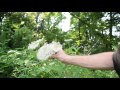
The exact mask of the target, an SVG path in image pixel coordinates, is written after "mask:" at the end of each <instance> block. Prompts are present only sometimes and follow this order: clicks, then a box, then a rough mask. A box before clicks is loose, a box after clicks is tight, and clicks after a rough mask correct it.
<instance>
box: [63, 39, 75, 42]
mask: <svg viewBox="0 0 120 90" xmlns="http://www.w3.org/2000/svg"><path fill="white" fill-rule="evenodd" d="M64 41H65V42H70V41H73V40H72V39H66V40H64Z"/></svg>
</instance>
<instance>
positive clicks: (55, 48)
mask: <svg viewBox="0 0 120 90" xmlns="http://www.w3.org/2000/svg"><path fill="white" fill-rule="evenodd" d="M61 49H62V45H61V44H60V43H59V42H52V43H50V44H44V45H43V46H42V47H41V48H39V50H38V53H37V58H38V59H39V60H47V59H48V58H49V57H51V56H52V55H53V54H55V53H56V52H59V51H60V50H61Z"/></svg>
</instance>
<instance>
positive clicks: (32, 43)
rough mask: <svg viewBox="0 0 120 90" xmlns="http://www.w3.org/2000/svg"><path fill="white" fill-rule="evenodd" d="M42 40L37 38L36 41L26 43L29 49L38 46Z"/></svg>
mask: <svg viewBox="0 0 120 90" xmlns="http://www.w3.org/2000/svg"><path fill="white" fill-rule="evenodd" d="M41 42H43V39H39V40H37V41H33V42H31V43H30V44H29V45H28V49H29V50H35V49H36V48H38V47H39V45H40V43H41Z"/></svg>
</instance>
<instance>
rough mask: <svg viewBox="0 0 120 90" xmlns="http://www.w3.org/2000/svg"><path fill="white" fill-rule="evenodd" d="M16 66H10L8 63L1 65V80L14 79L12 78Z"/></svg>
mask: <svg viewBox="0 0 120 90" xmlns="http://www.w3.org/2000/svg"><path fill="white" fill-rule="evenodd" d="M13 70H14V66H10V65H8V64H6V63H0V78H14V77H13V76H11V74H12V71H13Z"/></svg>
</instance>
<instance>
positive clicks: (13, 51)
mask: <svg viewBox="0 0 120 90" xmlns="http://www.w3.org/2000/svg"><path fill="white" fill-rule="evenodd" d="M8 53H15V54H17V55H19V54H21V53H20V52H18V51H16V50H9V51H8Z"/></svg>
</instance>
